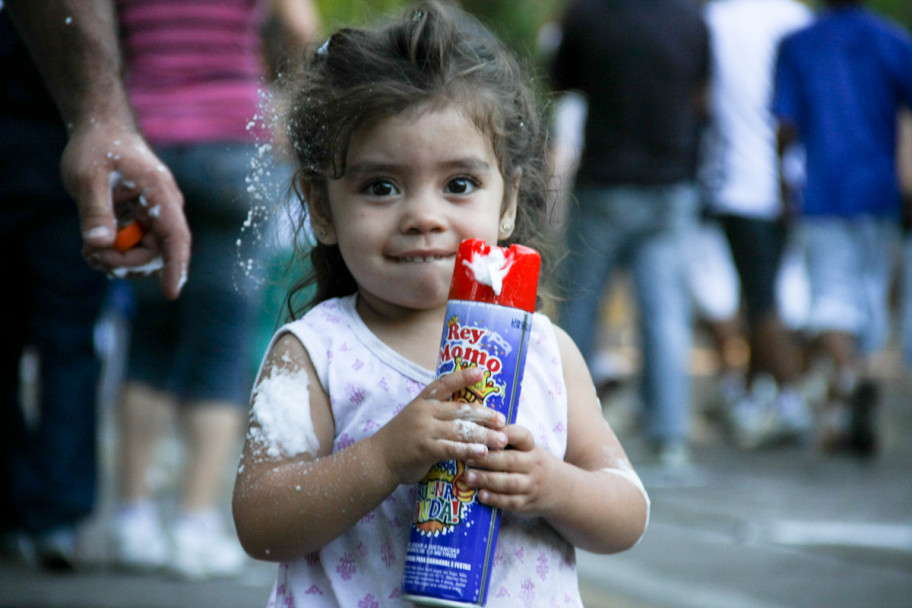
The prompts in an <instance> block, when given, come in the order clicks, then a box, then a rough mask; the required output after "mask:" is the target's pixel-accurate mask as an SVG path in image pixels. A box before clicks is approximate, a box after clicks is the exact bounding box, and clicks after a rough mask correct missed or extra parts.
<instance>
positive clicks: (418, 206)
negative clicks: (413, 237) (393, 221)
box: [401, 191, 446, 234]
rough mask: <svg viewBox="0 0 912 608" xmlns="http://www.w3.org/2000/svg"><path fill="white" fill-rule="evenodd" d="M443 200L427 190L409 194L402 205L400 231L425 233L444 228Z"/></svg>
mask: <svg viewBox="0 0 912 608" xmlns="http://www.w3.org/2000/svg"><path fill="white" fill-rule="evenodd" d="M443 203H444V201H443V200H442V199H441V197H440V196H439V195H437V194H436V193H434V192H429V191H419V192H416V193H414V194H412V195H411V196H409V197H408V198H407V199H406V201H405V204H404V205H403V206H402V209H403V213H402V224H401V226H402V232H403V233H406V234H425V233H431V232H440V231H442V230H444V229H445V226H446V223H445V217H444V204H443Z"/></svg>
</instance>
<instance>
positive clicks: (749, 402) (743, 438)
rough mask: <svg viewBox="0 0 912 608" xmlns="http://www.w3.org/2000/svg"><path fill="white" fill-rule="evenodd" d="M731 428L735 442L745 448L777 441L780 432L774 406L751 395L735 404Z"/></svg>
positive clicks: (754, 447)
mask: <svg viewBox="0 0 912 608" xmlns="http://www.w3.org/2000/svg"><path fill="white" fill-rule="evenodd" d="M732 428H733V432H734V437H735V441H736V443H737V444H738V446H740V447H741V448H742V449H745V450H756V449H759V448H762V447H765V446H769V445H772V444H774V443H778V442H779V440H780V437H781V433H782V429H781V425H780V424H779V416H778V415H777V412H776V410H775V408H773V407H771V406H770V404H766V403H761V402H759V401H758V400H757V399H756V398H755V397H753V396H752V395H748V396H747V397H745V398H744V399H742V400H741V401H739V402H738V403H737V405H736V406H735V410H734V412H732Z"/></svg>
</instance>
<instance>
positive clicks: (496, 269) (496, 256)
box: [462, 247, 513, 296]
mask: <svg viewBox="0 0 912 608" xmlns="http://www.w3.org/2000/svg"><path fill="white" fill-rule="evenodd" d="M462 263H463V264H465V265H466V266H467V267H468V268H469V270H471V271H472V275H473V276H474V277H475V281H476V282H477V283H481V284H482V285H490V286H491V289H493V290H494V295H498V296H499V295H500V292H501V290H503V281H504V278H506V276H507V274H509V272H510V268H511V267H512V266H513V260H512V259H511V260H507V257H506V256H505V255H504V252H503V249H501V248H500V247H491V252H490V253H488V254H487V255H485V254H483V253H477V252H473V254H472V259H471V260H463V261H462Z"/></svg>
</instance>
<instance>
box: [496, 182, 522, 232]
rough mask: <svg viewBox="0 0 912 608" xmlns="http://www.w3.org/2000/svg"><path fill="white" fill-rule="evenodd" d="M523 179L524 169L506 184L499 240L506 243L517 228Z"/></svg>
mask: <svg viewBox="0 0 912 608" xmlns="http://www.w3.org/2000/svg"><path fill="white" fill-rule="evenodd" d="M521 178H522V169H517V171H516V173H515V174H514V177H513V179H512V180H510V182H509V183H507V184H504V186H505V187H504V204H503V211H501V212H500V228H499V229H498V233H497V238H498V240H501V241H504V240H506V239H508V238H510V236H512V234H513V230H514V229H515V228H516V205H517V204H518V203H517V199H518V198H519V180H520V179H521Z"/></svg>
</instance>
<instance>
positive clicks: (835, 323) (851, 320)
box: [799, 217, 900, 352]
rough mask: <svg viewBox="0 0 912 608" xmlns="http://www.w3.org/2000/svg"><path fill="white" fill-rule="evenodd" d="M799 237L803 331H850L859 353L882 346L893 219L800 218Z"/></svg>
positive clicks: (893, 252)
mask: <svg viewBox="0 0 912 608" xmlns="http://www.w3.org/2000/svg"><path fill="white" fill-rule="evenodd" d="M799 238H800V242H801V244H802V247H803V250H804V253H805V260H806V262H807V276H808V281H809V284H810V297H811V302H810V310H809V312H808V322H807V329H808V331H810V332H811V333H812V334H819V333H821V332H824V331H844V332H848V333H851V334H854V335H855V336H856V338H857V339H858V344H859V348H860V349H861V350H862V352H872V351H874V350H877V349H879V348H882V347H883V346H884V344H885V343H886V339H887V336H888V334H889V326H890V312H889V291H890V282H891V280H892V278H893V266H894V260H896V256H897V249H898V247H899V238H900V229H899V224H898V222H897V221H895V220H893V219H886V218H873V217H858V218H852V219H847V218H833V217H804V218H802V220H801V222H800V224H799Z"/></svg>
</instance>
